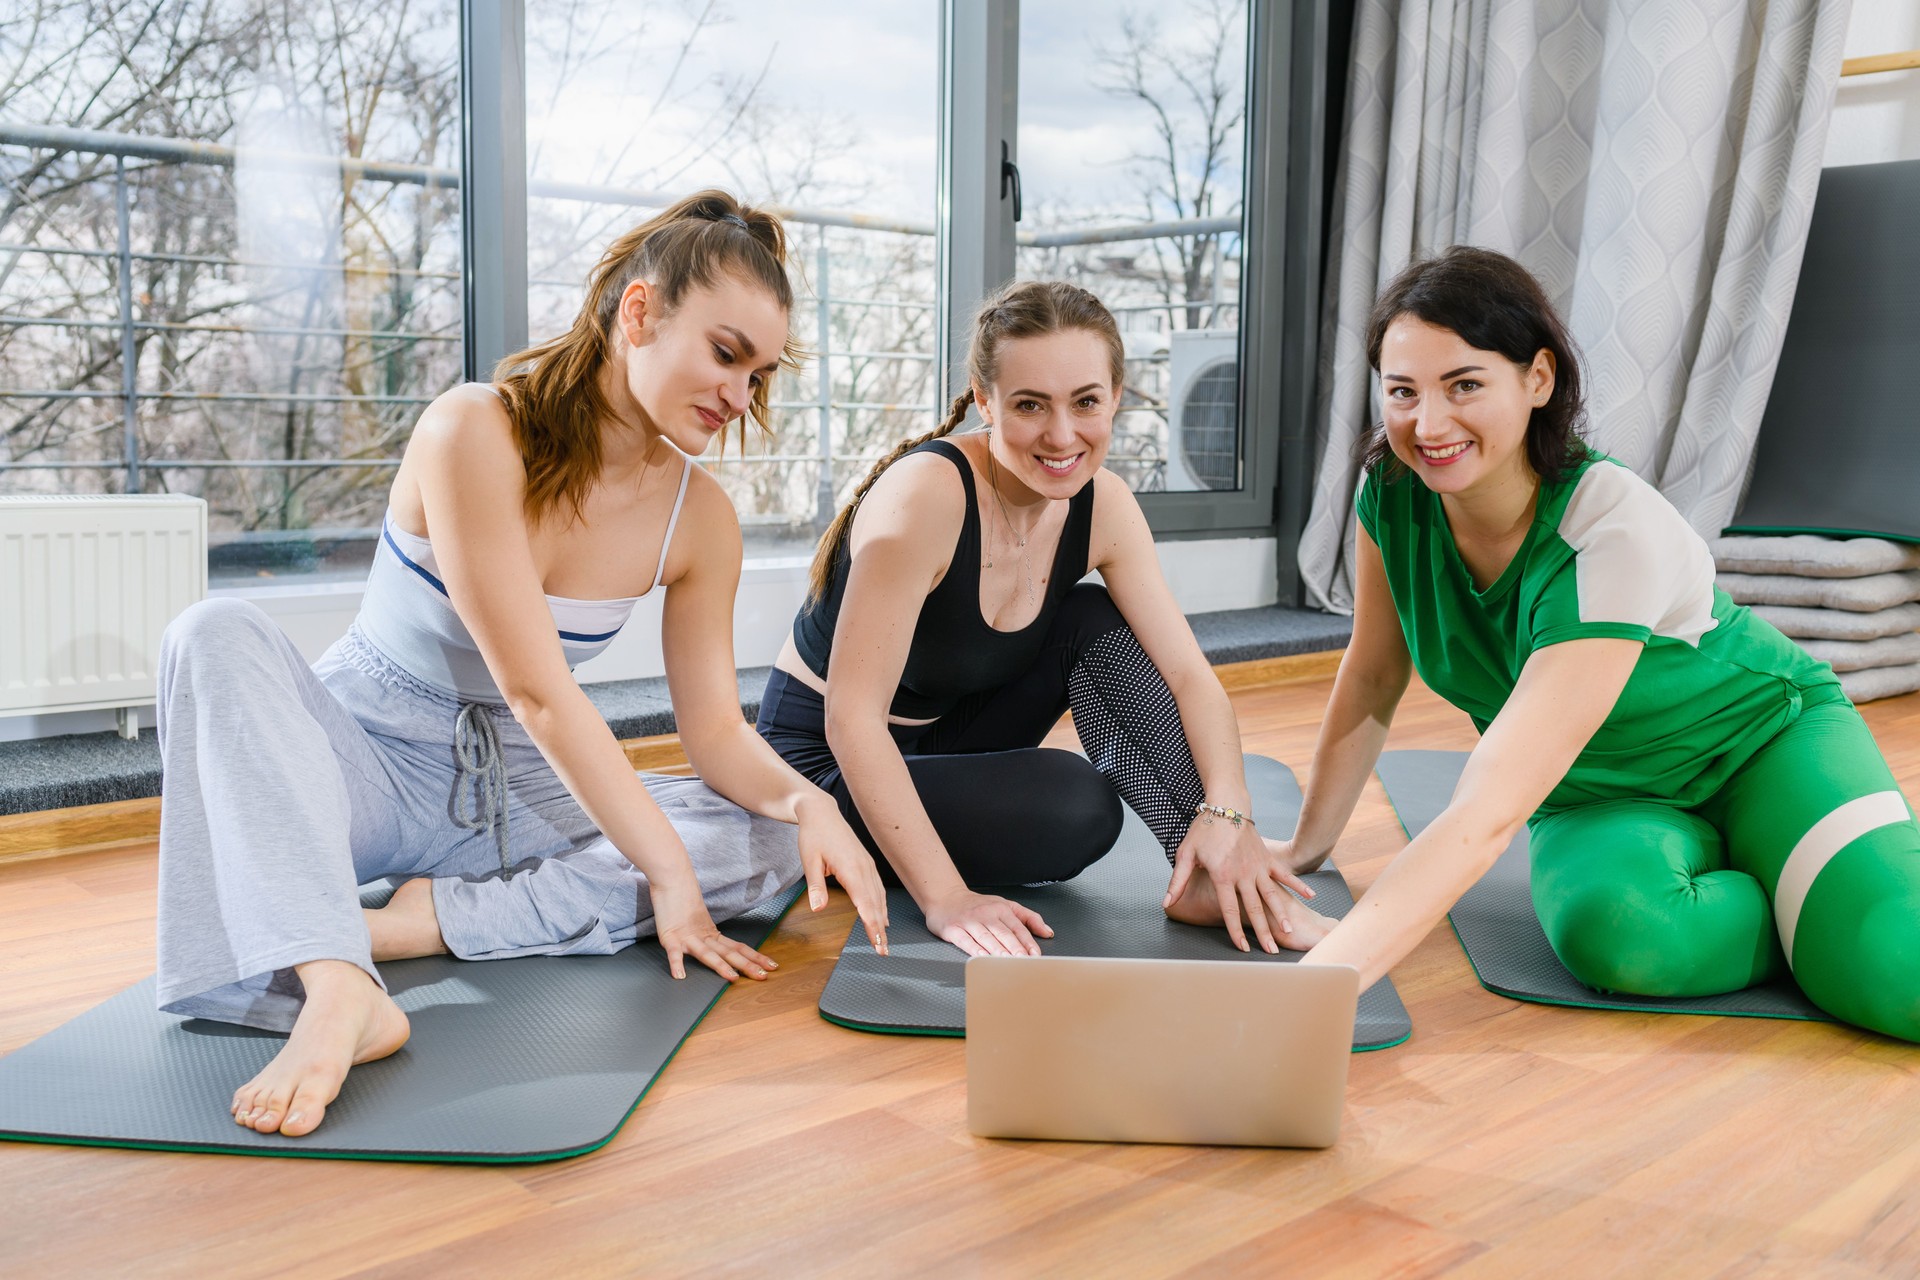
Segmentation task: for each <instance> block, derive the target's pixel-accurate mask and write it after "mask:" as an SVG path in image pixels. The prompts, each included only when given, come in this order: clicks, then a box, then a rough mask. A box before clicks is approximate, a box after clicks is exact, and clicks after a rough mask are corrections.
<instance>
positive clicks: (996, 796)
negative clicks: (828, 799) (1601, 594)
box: [758, 583, 1205, 887]
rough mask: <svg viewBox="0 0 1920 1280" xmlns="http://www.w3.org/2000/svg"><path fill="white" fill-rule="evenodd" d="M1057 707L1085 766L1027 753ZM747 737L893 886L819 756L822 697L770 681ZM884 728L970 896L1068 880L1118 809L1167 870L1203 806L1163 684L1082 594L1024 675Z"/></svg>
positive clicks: (1065, 757) (1074, 758)
mask: <svg viewBox="0 0 1920 1280" xmlns="http://www.w3.org/2000/svg"><path fill="white" fill-rule="evenodd" d="M1069 706H1071V707H1072V708H1073V723H1074V728H1075V730H1076V731H1078V733H1079V735H1080V744H1081V746H1082V747H1083V748H1084V749H1085V751H1086V753H1087V754H1086V756H1085V757H1084V758H1083V757H1081V756H1078V755H1075V754H1074V753H1072V752H1070V751H1057V750H1053V749H1050V748H1046V747H1042V746H1040V745H1038V744H1039V742H1040V740H1041V739H1042V738H1044V737H1046V736H1047V732H1048V730H1050V729H1052V728H1053V726H1054V724H1055V723H1057V722H1058V721H1059V719H1060V716H1061V714H1062V713H1063V712H1065V711H1066V710H1067V708H1068V707H1069ZM758 728H759V730H760V732H761V734H762V735H764V736H765V737H766V739H767V741H768V742H770V743H772V744H773V748H774V750H776V751H778V752H779V753H780V755H781V758H782V759H784V760H786V762H787V763H788V764H791V765H792V766H793V767H794V768H795V769H797V770H799V771H800V773H801V774H802V775H804V776H805V777H807V778H808V779H810V780H811V781H812V782H814V783H815V784H816V785H818V786H819V787H820V788H822V789H823V790H825V791H827V792H828V793H829V794H831V795H832V796H833V797H834V799H835V800H837V801H839V804H840V812H841V813H843V814H845V815H846V817H847V821H848V822H849V823H850V824H851V825H852V827H853V829H854V831H855V832H856V833H857V834H858V835H859V836H860V839H861V840H862V841H864V842H865V843H866V846H867V848H869V849H871V850H873V852H874V854H875V855H876V856H877V857H878V858H879V860H880V870H881V874H882V875H883V876H885V877H886V878H887V879H888V881H890V882H892V883H896V884H897V883H898V882H899V881H898V877H897V876H896V875H895V874H894V873H893V870H892V868H891V867H889V866H888V865H887V861H886V857H885V855H884V853H883V852H882V851H881V849H880V847H879V846H878V845H877V844H876V843H875V842H874V839H873V836H872V835H871V833H869V832H868V830H867V826H866V823H865V822H863V821H862V820H861V818H860V812H859V809H858V807H857V806H856V805H855V804H854V801H853V794H852V792H851V791H850V790H849V789H848V787H847V783H846V779H845V778H843V777H842V776H841V774H840V766H839V764H838V763H836V762H835V760H834V758H833V752H832V750H831V749H830V748H829V747H828V746H827V736H826V704H825V702H824V700H823V699H822V698H821V696H820V695H819V694H818V693H816V692H814V691H813V690H812V689H809V688H808V687H807V686H806V685H803V684H801V683H800V682H799V681H798V680H794V679H792V678H791V677H789V676H788V675H787V674H786V673H785V672H784V671H775V672H774V673H773V675H772V677H771V678H770V679H769V680H768V681H767V690H766V693H765V695H764V696H763V697H762V698H761V701H760V721H759V725H758ZM890 729H891V732H892V733H893V738H894V741H895V742H897V743H898V744H899V746H900V753H901V755H903V756H905V757H906V762H907V772H908V774H909V775H911V776H912V778H913V785H914V790H915V791H917V792H918V793H919V796H920V802H921V804H922V805H923V806H924V807H925V809H926V811H927V817H928V818H929V819H931V820H932V822H933V829H934V831H935V832H937V833H938V834H939V836H940V839H941V842H942V843H943V844H945V845H946V848H947V852H948V853H949V854H950V855H952V857H953V862H954V866H955V867H956V868H957V869H958V870H959V872H960V876H961V878H962V879H964V880H965V881H966V882H967V884H969V885H971V886H974V887H989V886H1006V885H1021V884H1046V883H1050V882H1053V881H1058V880H1070V879H1072V878H1073V877H1074V876H1076V875H1078V874H1080V872H1082V871H1084V870H1086V869H1087V867H1088V866H1090V865H1092V864H1093V862H1094V861H1095V860H1096V859H1098V858H1099V857H1101V855H1103V854H1105V853H1106V852H1107V850H1108V849H1110V848H1112V847H1113V842H1114V840H1115V839H1116V838H1117V837H1118V836H1119V834H1120V819H1121V811H1120V801H1121V800H1123V799H1124V800H1125V801H1126V802H1127V804H1128V805H1130V806H1131V807H1132V808H1133V810H1134V812H1135V813H1138V814H1139V815H1140V817H1141V818H1142V820H1144V821H1145V822H1146V824H1147V826H1148V827H1149V828H1150V829H1151V830H1152V831H1153V833H1154V835H1155V836H1156V837H1157V838H1158V839H1159V841H1160V844H1161V846H1162V847H1163V848H1164V849H1165V850H1166V852H1167V857H1168V859H1169V860H1170V861H1171V859H1172V857H1173V854H1174V851H1175V850H1176V849H1178V848H1179V847H1180V841H1181V840H1183V839H1184V838H1185V837H1186V834H1187V826H1188V824H1189V823H1191V822H1192V821H1193V807H1194V805H1196V804H1198V803H1199V802H1200V801H1201V800H1203V799H1205V794H1204V791H1203V789H1202V787H1201V785H1200V773H1199V770H1197V769H1196V768H1194V764H1193V753H1192V751H1191V750H1190V749H1189V748H1188V746H1187V736H1186V731H1185V729H1184V728H1183V727H1182V725H1181V723H1180V712H1179V709H1178V708H1177V707H1176V706H1175V705H1174V701H1173V694H1172V692H1171V691H1170V690H1169V689H1168V688H1167V682H1166V681H1165V680H1164V679H1162V678H1161V675H1160V671H1159V669H1158V668H1157V667H1155V666H1154V665H1153V661H1152V659H1150V658H1148V657H1147V655H1146V651H1145V650H1143V649H1142V648H1141V647H1140V642H1139V641H1138V640H1136V639H1135V638H1134V634H1133V631H1132V629H1131V628H1129V627H1128V626H1127V624H1126V621H1125V619H1123V618H1122V617H1121V616H1120V611H1119V610H1118V609H1117V608H1115V607H1114V604H1113V601H1112V599H1111V598H1109V596H1108V595H1107V591H1106V588H1105V587H1100V586H1094V585H1092V584H1087V583H1083V584H1081V585H1080V586H1077V587H1075V588H1073V590H1071V591H1069V592H1068V593H1067V596H1066V599H1065V600H1064V601H1062V602H1061V606H1060V611H1059V612H1058V613H1057V614H1055V615H1054V620H1053V624H1052V626H1051V627H1050V628H1049V629H1048V632H1047V639H1046V642H1045V645H1044V647H1043V648H1042V649H1041V652H1040V657H1039V659H1038V661H1036V662H1035V663H1034V665H1033V667H1032V668H1031V669H1030V670H1028V671H1027V672H1025V673H1024V674H1022V675H1020V676H1017V677H1015V678H1014V679H1013V680H1011V681H1009V682H1008V683H1007V684H1004V685H1001V686H1000V687H999V688H997V689H990V690H987V691H986V692H984V693H978V694H974V695H973V696H971V697H969V698H967V699H966V700H965V701H963V702H961V703H960V705H958V706H956V707H955V708H954V709H953V710H951V711H949V712H947V714H945V715H943V716H941V717H940V718H939V719H938V720H935V721H934V722H933V723H932V724H926V725H893V726H890Z"/></svg>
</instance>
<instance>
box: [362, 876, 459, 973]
mask: <svg viewBox="0 0 1920 1280" xmlns="http://www.w3.org/2000/svg"><path fill="white" fill-rule="evenodd" d="M360 914H361V915H363V916H365V917H366V921H367V933H368V935H369V936H370V937H371V938H372V939H373V958H374V959H375V960H376V961H386V960H411V959H413V958H414V957H415V956H442V955H445V954H446V953H447V943H446V939H444V938H442V937H441V936H440V917H439V916H437V915H435V914H434V910H433V881H431V880H429V879H427V878H425V877H424V876H423V877H421V878H420V879H418V880H409V881H407V882H406V883H405V884H403V885H401V886H400V887H399V888H398V889H395V890H394V891H393V896H392V897H391V898H389V899H387V905H386V906H384V907H381V908H380V909H379V910H377V911H366V910H363V911H361V913H360Z"/></svg>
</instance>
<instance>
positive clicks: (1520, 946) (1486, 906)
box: [1375, 751, 1833, 1022]
mask: <svg viewBox="0 0 1920 1280" xmlns="http://www.w3.org/2000/svg"><path fill="white" fill-rule="evenodd" d="M1466 763H1467V756H1466V753H1465V752H1463V751H1388V752H1385V753H1383V754H1382V755H1381V757H1380V763H1379V765H1378V767H1377V768H1376V769H1375V772H1377V773H1378V774H1379V775H1380V781H1381V783H1382V785H1384V786H1385V787H1386V789H1387V798H1388V799H1389V800H1391V801H1392V802H1393V808H1394V812H1395V813H1397V814H1398V815H1399V816H1400V825H1401V826H1402V827H1404V828H1405V829H1406V832H1407V835H1408V836H1409V837H1412V836H1416V835H1419V834H1420V833H1421V832H1422V831H1424V830H1426V827H1427V824H1428V823H1430V822H1432V821H1433V820H1434V819H1435V818H1437V817H1439V816H1440V813H1441V811H1442V810H1444V809H1445V808H1446V807H1447V802H1448V800H1450V799H1451V798H1452V796H1453V789H1454V787H1455V785H1456V784H1457V783H1458V782H1459V781H1460V771H1461V769H1462V768H1464V767H1465V766H1466ZM1594 854H1595V856H1596V857H1604V856H1605V851H1604V850H1598V849H1596V850H1595V851H1594ZM1527 866H1528V864H1527V833H1526V831H1525V830H1522V831H1521V832H1520V834H1519V835H1517V836H1515V837H1514V838H1513V843H1512V844H1510V845H1508V846H1507V851H1506V852H1505V853H1503V854H1501V855H1500V860H1499V861H1498V862H1497V863H1495V864H1494V867H1493V870H1492V871H1489V872H1488V873H1487V874H1486V875H1485V876H1483V877H1482V878H1481V880H1480V882H1479V883H1478V884H1476V885H1474V886H1473V888H1471V889H1469V890H1467V892H1466V896H1465V897H1463V898H1461V899H1460V901H1459V902H1457V903H1456V904H1454V908H1453V911H1452V913H1451V914H1450V915H1449V916H1448V919H1449V920H1451V921H1452V923H1453V932H1454V934H1455V935H1456V936H1457V937H1458V938H1459V939H1460V946H1461V948H1462V949H1463V950H1464V951H1465V952H1466V953H1467V960H1468V962H1469V963H1470V964H1472V965H1473V972H1474V976H1475V977H1477V978H1479V979H1480V985H1481V986H1483V987H1485V988H1486V989H1487V990H1489V991H1493V992H1497V993H1498V994H1500V995H1503V996H1511V997H1512V998H1513V999H1515V1000H1527V1001H1531V1002H1533V1003H1535V1004H1564V1005H1576V1006H1579V1007H1581V1008H1592V1009H1630V1010H1634V1011H1637V1012H1640V1013H1717V1014H1733V1015H1736V1016H1739V1017H1747V1018H1798V1019H1801V1020H1803V1021H1808V1022H1831V1021H1833V1019H1831V1018H1829V1017H1828V1016H1827V1015H1826V1014H1824V1013H1822V1012H1820V1010H1819V1009H1818V1008H1817V1007H1815V1005H1814V1004H1813V1002H1812V1001H1810V1000H1808V999H1807V998H1806V996H1804V995H1802V994H1801V992H1800V988H1799V987H1797V986H1795V985H1794V984H1793V982H1792V981H1791V980H1785V981H1781V982H1773V983H1768V984H1766V985H1765V986H1759V987H1748V988H1747V989H1746V990H1744V991H1730V992H1728V993H1727V994H1726V995H1720V996H1691V997H1685V998H1679V997H1668V996H1633V995H1610V994H1605V993H1602V992H1599V991H1595V990H1594V989H1593V988H1592V987H1588V986H1583V985H1581V983H1580V980H1579V979H1578V978H1575V977H1574V976H1573V975H1572V974H1571V973H1568V972H1567V969H1566V966H1565V965H1563V964H1561V963H1560V958H1559V957H1558V956H1556V955H1554V954H1553V947H1552V945H1551V944H1550V943H1549V942H1548V941H1547V935H1546V931H1545V930H1543V929H1542V928H1541V927H1540V918H1539V917H1538V916H1536V915H1535V914H1534V911H1533V894H1532V891H1531V889H1530V887H1529V882H1528V875H1527Z"/></svg>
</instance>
